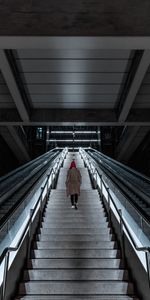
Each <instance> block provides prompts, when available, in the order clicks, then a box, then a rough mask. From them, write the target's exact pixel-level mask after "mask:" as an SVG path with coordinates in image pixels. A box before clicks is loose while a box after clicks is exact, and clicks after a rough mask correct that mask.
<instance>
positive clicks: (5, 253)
mask: <svg viewBox="0 0 150 300" xmlns="http://www.w3.org/2000/svg"><path fill="white" fill-rule="evenodd" d="M63 159H64V158H63ZM59 162H60V159H59ZM57 168H58V165H57ZM57 171H58V169H57V170H56V169H55V170H54V168H52V169H51V170H50V173H49V174H48V175H47V180H46V182H45V184H44V186H43V187H41V192H40V195H39V198H38V200H37V202H36V205H35V206H34V208H33V209H31V210H30V217H29V220H28V222H27V224H26V226H25V228H24V230H23V232H22V234H21V236H20V238H19V240H18V242H17V245H16V246H15V247H6V248H5V249H4V250H3V252H2V254H1V256H0V265H1V263H2V262H3V260H4V259H5V264H4V277H3V283H2V295H1V300H4V299H5V291H6V283H7V271H8V265H9V255H10V252H15V251H17V250H18V249H19V247H20V245H21V243H22V242H23V239H24V237H25V235H26V232H27V230H29V228H30V226H31V224H32V218H33V215H34V214H35V211H36V209H37V207H38V205H39V204H40V206H39V209H40V208H41V203H42V196H43V192H44V190H45V187H46V186H47V184H48V181H49V178H50V176H51V174H52V173H54V174H55V175H56V173H57ZM52 183H53V182H52ZM52 183H51V184H52ZM47 192H48V190H47ZM40 217H41V216H40V215H39V218H40Z"/></svg>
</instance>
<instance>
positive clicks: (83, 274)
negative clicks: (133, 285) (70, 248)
mask: <svg viewBox="0 0 150 300" xmlns="http://www.w3.org/2000/svg"><path fill="white" fill-rule="evenodd" d="M62 278H63V280H68V281H70V280H75V281H78V280H119V281H120V280H128V271H127V270H111V269H110V270H108V269H107V270H102V269H100V270H95V269H94V270H89V269H75V270H71V269H70V270H64V269H59V270H26V271H25V272H24V276H23V280H24V281H29V280H40V281H45V280H53V281H55V280H62Z"/></svg>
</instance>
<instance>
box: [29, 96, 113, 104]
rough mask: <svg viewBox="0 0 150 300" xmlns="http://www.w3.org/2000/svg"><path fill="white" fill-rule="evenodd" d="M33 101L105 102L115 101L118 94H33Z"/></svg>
mask: <svg viewBox="0 0 150 300" xmlns="http://www.w3.org/2000/svg"><path fill="white" fill-rule="evenodd" d="M31 99H32V101H33V102H37V103H42V102H43V103H44V102H47V103H49V102H70V103H71V102H72V103H74V102H89V103H90V102H91V103H93V102H99V103H100V102H103V103H108V102H109V103H114V102H115V100H116V95H96V94H93V95H90V94H88V95H84V94H82V95H81V94H63V95H62V94H59V95H58V94H57V95H56V94H51V95H42V96H41V95H31Z"/></svg>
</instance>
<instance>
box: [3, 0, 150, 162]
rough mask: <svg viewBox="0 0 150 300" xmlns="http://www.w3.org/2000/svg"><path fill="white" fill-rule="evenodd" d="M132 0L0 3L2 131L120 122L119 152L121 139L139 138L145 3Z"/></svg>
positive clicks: (149, 49)
mask: <svg viewBox="0 0 150 300" xmlns="http://www.w3.org/2000/svg"><path fill="white" fill-rule="evenodd" d="M134 2H135V3H134V5H132V4H131V2H130V1H124V0H120V1H119V2H118V1H115V2H114V3H110V1H108V0H105V1H101V3H100V2H99V1H97V0H96V1H94V4H93V2H91V0H87V1H86V3H85V2H84V1H81V3H78V2H75V1H72V0H71V1H63V6H62V2H61V1H60V0H57V1H55V2H54V3H53V2H52V1H40V0H37V1H13V4H12V1H5V3H4V2H3V1H2V2H1V3H0V127H1V132H3V135H4V132H5V130H2V128H3V129H4V128H5V127H6V128H7V129H9V133H10V132H12V130H10V126H74V125H80V126H81V125H82V126H122V127H123V126H124V127H126V128H127V130H126V131H125V133H126V135H125V137H124V139H123V140H122V141H120V144H119V145H118V159H121V158H122V157H123V156H124V151H122V150H121V149H122V147H123V146H124V145H125V144H126V147H125V148H126V149H127V148H128V147H127V145H130V144H131V142H132V141H133V140H134V145H136V147H137V146H138V145H139V143H140V141H141V140H142V139H143V138H144V137H145V135H146V134H147V132H148V131H149V126H150V30H149V28H150V27H149V19H150V13H149V11H150V3H149V2H148V1H143V2H141V1H139V0H135V1H134ZM60 8H61V9H60ZM13 136H14V138H15V135H13ZM139 137H140V138H139ZM15 139H16V138H15ZM5 140H7V138H6V136H5ZM134 150H135V147H133V151H134ZM24 153H25V149H24ZM131 153H133V152H132V151H131ZM25 156H26V157H27V153H25Z"/></svg>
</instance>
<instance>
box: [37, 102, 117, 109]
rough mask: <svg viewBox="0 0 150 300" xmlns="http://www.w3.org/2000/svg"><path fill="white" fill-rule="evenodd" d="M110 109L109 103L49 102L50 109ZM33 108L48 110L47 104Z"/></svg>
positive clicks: (39, 104) (43, 103) (38, 104)
mask: <svg viewBox="0 0 150 300" xmlns="http://www.w3.org/2000/svg"><path fill="white" fill-rule="evenodd" d="M104 105H105V108H112V104H111V103H105V102H100V103H98V102H96V103H95V102H74V103H72V102H51V105H50V107H51V108H62V109H69V108H70V109H88V108H103V107H104ZM33 107H34V108H49V103H45V102H42V103H34V104H33Z"/></svg>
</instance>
